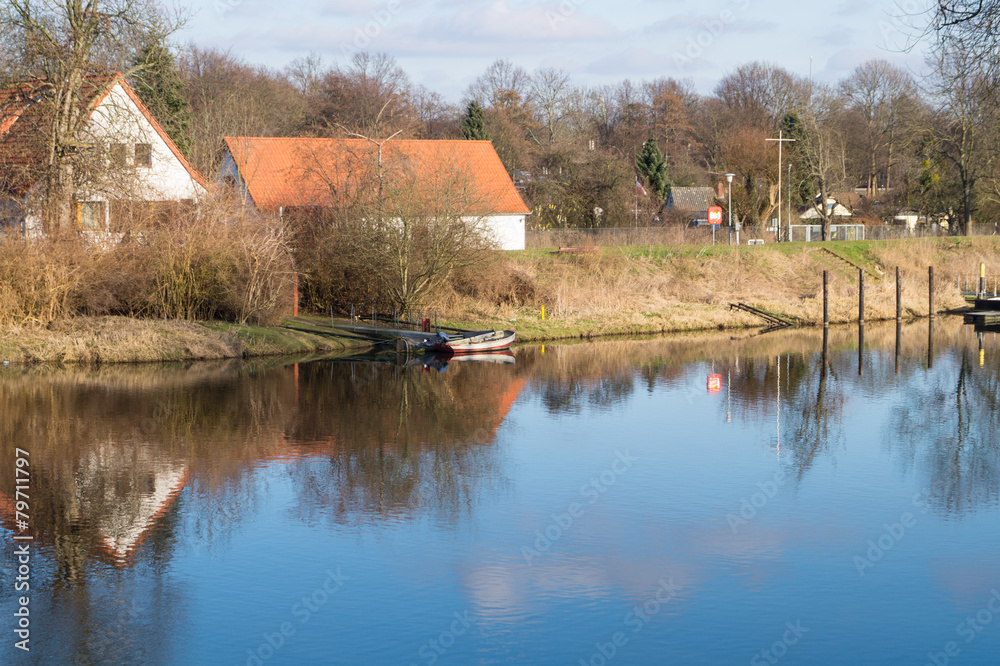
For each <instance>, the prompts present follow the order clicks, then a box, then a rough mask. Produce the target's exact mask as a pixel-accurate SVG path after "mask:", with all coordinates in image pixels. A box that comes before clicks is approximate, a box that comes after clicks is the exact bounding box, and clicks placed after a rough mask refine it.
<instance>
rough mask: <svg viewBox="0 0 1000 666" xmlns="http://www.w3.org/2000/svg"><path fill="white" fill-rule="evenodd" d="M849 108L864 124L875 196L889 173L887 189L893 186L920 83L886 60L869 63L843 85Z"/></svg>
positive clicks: (869, 183) (870, 184)
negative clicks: (906, 124) (881, 179)
mask: <svg viewBox="0 0 1000 666" xmlns="http://www.w3.org/2000/svg"><path fill="white" fill-rule="evenodd" d="M840 91H841V93H842V94H843V95H844V96H845V97H846V98H847V101H848V107H849V108H850V109H851V110H852V111H854V112H855V113H857V114H858V115H859V116H860V118H861V120H862V122H863V124H864V130H865V135H864V146H865V149H866V152H867V157H868V159H867V168H866V171H867V174H866V177H865V181H866V188H867V191H868V196H869V197H875V196H876V194H877V191H878V187H879V176H880V175H881V174H882V173H885V188H886V189H890V187H891V174H892V168H893V166H894V159H895V155H896V151H897V150H899V146H898V143H899V142H900V140H901V138H903V139H904V140H905V137H901V136H900V135H901V133H902V132H901V130H902V125H903V123H904V122H905V121H906V120H907V118H908V117H911V116H912V115H913V112H914V111H915V106H916V104H915V100H914V98H915V97H916V83H915V82H914V81H913V78H912V77H911V76H910V75H909V73H908V72H907V71H906V70H904V69H901V68H899V67H896V66H894V65H891V64H889V63H888V62H886V61H885V60H881V59H876V60H869V61H867V62H865V63H862V64H861V65H858V67H856V68H855V70H854V72H853V73H852V74H851V75H850V76H849V77H848V78H846V79H845V80H844V81H842V82H841V84H840Z"/></svg>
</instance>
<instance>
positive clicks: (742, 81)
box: [715, 62, 812, 129]
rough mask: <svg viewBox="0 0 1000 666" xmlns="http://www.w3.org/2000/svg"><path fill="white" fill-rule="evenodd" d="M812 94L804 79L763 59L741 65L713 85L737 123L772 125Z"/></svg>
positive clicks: (804, 104) (808, 84) (805, 103)
mask: <svg viewBox="0 0 1000 666" xmlns="http://www.w3.org/2000/svg"><path fill="white" fill-rule="evenodd" d="M811 94H812V90H811V85H810V83H809V81H808V80H807V79H803V78H802V77H797V76H794V75H793V74H790V73H789V72H788V71H787V70H785V69H783V68H781V67H778V66H777V65H772V64H769V63H763V62H751V63H748V64H745V65H741V66H739V67H737V68H736V70H734V71H733V72H732V73H730V74H728V75H726V76H725V77H724V78H723V79H722V80H721V81H720V82H719V84H718V85H717V86H716V87H715V96H716V97H717V98H718V99H719V100H720V101H721V102H722V103H723V105H724V106H725V107H726V108H727V109H728V110H729V111H730V112H731V113H733V114H734V115H735V117H737V118H738V119H739V123H740V124H748V125H757V126H759V127H763V128H765V129H774V128H776V127H777V126H778V123H779V122H780V121H781V119H782V118H784V117H785V114H787V113H793V112H795V111H798V110H801V109H802V108H804V107H805V106H806V105H807V104H808V102H809V98H810V96H811Z"/></svg>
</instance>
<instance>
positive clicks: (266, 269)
mask: <svg viewBox="0 0 1000 666" xmlns="http://www.w3.org/2000/svg"><path fill="white" fill-rule="evenodd" d="M293 271H294V264H293V261H292V256H291V253H290V252H289V249H288V248H287V247H286V245H285V243H284V241H283V240H281V238H280V237H279V235H277V234H276V233H274V232H273V230H272V229H271V228H270V227H269V225H268V223H267V221H266V220H263V219H256V218H250V217H247V215H245V214H244V212H243V211H242V210H237V209H235V208H234V207H233V204H231V203H227V202H216V203H212V204H207V205H205V206H203V207H202V208H201V209H200V214H199V215H197V216H195V214H194V213H189V214H187V215H182V216H180V217H179V218H178V219H176V220H173V221H172V222H171V225H170V226H169V227H166V228H164V227H159V228H147V229H145V230H143V231H136V232H135V233H132V234H130V235H128V236H127V237H126V240H125V241H123V242H122V243H120V244H117V245H115V246H113V247H111V248H100V247H95V246H93V245H90V246H88V245H87V244H86V242H85V241H84V240H82V239H74V240H61V241H51V240H43V241H32V240H24V239H17V238H12V237H7V236H4V237H0V326H4V327H8V328H9V327H15V326H17V327H24V326H31V325H35V326H47V325H49V324H50V323H52V322H58V321H61V320H64V319H68V318H71V317H74V316H77V315H81V314H82V315H94V316H98V315H125V316H130V317H150V318H157V319H183V320H189V321H190V320H208V319H225V320H228V321H234V322H237V323H246V322H252V323H256V324H273V323H277V322H278V321H280V319H281V318H282V317H283V316H284V315H285V314H286V313H288V312H289V311H290V309H291V297H292V277H293Z"/></svg>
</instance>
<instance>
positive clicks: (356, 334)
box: [331, 321, 516, 354]
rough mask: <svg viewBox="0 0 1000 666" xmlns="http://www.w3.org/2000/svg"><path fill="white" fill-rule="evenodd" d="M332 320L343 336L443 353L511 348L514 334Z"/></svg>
mask: <svg viewBox="0 0 1000 666" xmlns="http://www.w3.org/2000/svg"><path fill="white" fill-rule="evenodd" d="M331 323H332V326H333V328H335V329H337V330H339V331H343V332H344V334H345V335H346V337H353V338H358V339H362V340H367V341H369V342H371V343H372V344H376V345H393V346H395V348H396V351H399V352H403V351H405V352H410V351H427V350H436V351H438V352H440V353H444V354H478V353H480V352H491V351H500V350H504V349H510V347H511V345H513V344H514V339H515V337H516V336H515V334H514V331H511V330H507V331H496V330H490V331H464V330H460V329H455V328H444V327H442V328H441V329H439V330H437V331H429V330H412V329H403V328H395V327H392V326H377V325H366V324H359V323H351V324H345V323H338V322H335V321H334V322H331ZM399 323H404V324H408V323H409V322H399ZM411 325H412V324H411ZM414 326H416V325H414Z"/></svg>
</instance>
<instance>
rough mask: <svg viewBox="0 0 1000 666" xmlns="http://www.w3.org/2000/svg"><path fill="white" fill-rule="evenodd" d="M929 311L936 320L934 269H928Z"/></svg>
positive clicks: (929, 267)
mask: <svg viewBox="0 0 1000 666" xmlns="http://www.w3.org/2000/svg"><path fill="white" fill-rule="evenodd" d="M927 309H928V315H929V316H930V318H931V319H934V267H933V266H928V267H927Z"/></svg>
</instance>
